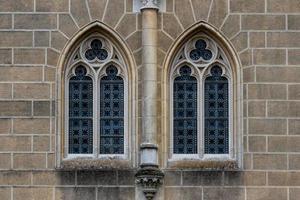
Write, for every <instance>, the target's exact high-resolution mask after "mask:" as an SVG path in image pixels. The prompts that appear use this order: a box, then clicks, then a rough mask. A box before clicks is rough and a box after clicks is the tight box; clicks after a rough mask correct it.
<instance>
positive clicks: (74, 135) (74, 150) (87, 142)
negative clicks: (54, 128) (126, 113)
mask: <svg viewBox="0 0 300 200" xmlns="http://www.w3.org/2000/svg"><path fill="white" fill-rule="evenodd" d="M86 73H87V71H86V69H85V67H83V66H78V67H77V68H76V69H75V75H76V76H74V77H72V78H71V79H70V81H69V153H70V154H91V153H93V81H92V79H91V78H90V77H88V76H86Z"/></svg>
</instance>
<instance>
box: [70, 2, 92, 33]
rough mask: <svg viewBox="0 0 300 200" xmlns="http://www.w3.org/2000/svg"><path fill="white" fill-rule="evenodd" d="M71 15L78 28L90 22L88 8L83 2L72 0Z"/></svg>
mask: <svg viewBox="0 0 300 200" xmlns="http://www.w3.org/2000/svg"><path fill="white" fill-rule="evenodd" d="M71 14H72V16H73V17H74V19H75V20H76V22H77V24H78V25H79V27H82V26H84V25H85V24H87V23H89V22H90V18H89V14H88V8H87V6H86V1H85V0H72V1H71Z"/></svg>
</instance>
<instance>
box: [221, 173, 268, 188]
mask: <svg viewBox="0 0 300 200" xmlns="http://www.w3.org/2000/svg"><path fill="white" fill-rule="evenodd" d="M224 185H225V186H263V185H266V173H265V172H251V171H247V172H239V171H236V172H225V174H224Z"/></svg>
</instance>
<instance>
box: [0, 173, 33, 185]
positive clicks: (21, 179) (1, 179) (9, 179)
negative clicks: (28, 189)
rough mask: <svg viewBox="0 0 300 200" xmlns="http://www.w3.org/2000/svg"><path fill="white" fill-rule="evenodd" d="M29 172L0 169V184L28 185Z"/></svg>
mask: <svg viewBox="0 0 300 200" xmlns="http://www.w3.org/2000/svg"><path fill="white" fill-rule="evenodd" d="M30 178H31V172H23V171H1V172H0V185H30Z"/></svg>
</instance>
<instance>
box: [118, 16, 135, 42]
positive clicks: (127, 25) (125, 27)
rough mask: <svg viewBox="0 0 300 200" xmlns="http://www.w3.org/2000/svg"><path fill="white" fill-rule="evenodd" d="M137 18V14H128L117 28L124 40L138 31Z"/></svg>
mask: <svg viewBox="0 0 300 200" xmlns="http://www.w3.org/2000/svg"><path fill="white" fill-rule="evenodd" d="M136 23H137V18H136V15H135V14H126V15H124V17H123V18H122V20H121V21H120V23H119V24H118V26H117V27H116V30H117V32H118V33H120V34H121V35H122V36H123V38H127V37H128V36H129V35H130V34H132V33H133V32H135V31H136Z"/></svg>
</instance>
